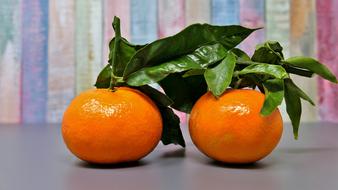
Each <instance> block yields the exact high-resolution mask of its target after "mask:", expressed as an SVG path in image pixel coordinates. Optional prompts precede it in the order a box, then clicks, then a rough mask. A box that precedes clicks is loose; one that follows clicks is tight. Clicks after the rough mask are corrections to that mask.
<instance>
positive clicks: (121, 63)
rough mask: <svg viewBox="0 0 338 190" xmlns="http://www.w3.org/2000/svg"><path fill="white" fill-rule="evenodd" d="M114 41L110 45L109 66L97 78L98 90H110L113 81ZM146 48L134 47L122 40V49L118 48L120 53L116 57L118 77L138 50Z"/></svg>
mask: <svg viewBox="0 0 338 190" xmlns="http://www.w3.org/2000/svg"><path fill="white" fill-rule="evenodd" d="M114 41H115V38H113V39H112V40H111V41H110V43H109V48H110V50H111V51H110V54H109V64H107V65H106V66H105V67H104V68H103V69H102V70H101V72H100V74H99V76H98V77H97V80H96V83H95V86H96V87H97V88H108V87H109V84H110V79H111V72H112V66H111V61H112V49H113V48H114ZM142 47H144V46H141V45H133V44H130V43H129V42H128V41H127V40H126V39H121V41H120V48H118V53H117V57H116V64H117V66H116V74H117V76H121V75H122V73H123V70H124V68H125V66H126V65H127V63H128V61H129V60H130V59H131V57H132V56H133V55H134V54H135V52H136V51H137V50H139V49H140V48H142Z"/></svg>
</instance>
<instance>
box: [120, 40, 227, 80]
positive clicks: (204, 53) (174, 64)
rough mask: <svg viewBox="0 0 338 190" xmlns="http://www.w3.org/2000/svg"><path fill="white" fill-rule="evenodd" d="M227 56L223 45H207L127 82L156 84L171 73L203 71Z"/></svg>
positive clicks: (141, 71)
mask: <svg viewBox="0 0 338 190" xmlns="http://www.w3.org/2000/svg"><path fill="white" fill-rule="evenodd" d="M225 55H226V50H225V49H224V47H223V46H222V45H221V44H213V45H206V46H202V47H200V48H198V49H196V50H195V51H194V52H193V53H190V54H187V55H184V56H181V57H179V58H177V59H173V60H171V61H168V62H165V63H162V64H160V65H156V66H153V67H145V68H143V69H140V70H138V71H136V72H134V73H132V74H131V75H129V76H128V78H127V79H126V82H127V83H128V84H129V85H131V86H141V85H146V84H151V83H155V82H157V81H160V80H162V79H164V78H165V77H167V76H168V75H169V74H171V73H180V72H183V71H187V70H191V69H202V68H205V67H207V66H208V65H211V64H214V63H216V62H218V61H220V60H221V59H223V58H224V57H225Z"/></svg>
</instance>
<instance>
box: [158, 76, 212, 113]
mask: <svg viewBox="0 0 338 190" xmlns="http://www.w3.org/2000/svg"><path fill="white" fill-rule="evenodd" d="M159 84H160V86H161V87H162V89H163V90H164V92H165V94H166V95H167V96H168V97H169V98H170V99H171V100H173V101H174V104H172V105H171V107H172V108H174V109H176V110H179V111H182V112H185V113H190V111H191V109H192V107H193V106H194V104H195V102H196V101H197V100H198V99H199V98H200V97H201V96H202V95H203V94H205V93H206V92H207V89H208V88H207V84H206V83H205V80H204V78H203V76H201V75H196V76H191V77H187V78H183V77H182V74H181V73H175V74H171V75H169V76H167V77H166V78H164V79H163V80H161V81H160V82H159Z"/></svg>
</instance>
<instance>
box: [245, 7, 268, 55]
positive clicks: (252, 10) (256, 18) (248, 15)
mask: <svg viewBox="0 0 338 190" xmlns="http://www.w3.org/2000/svg"><path fill="white" fill-rule="evenodd" d="M264 14H265V11H264V0H250V1H247V0H241V1H240V23H241V25H243V26H245V27H248V28H258V27H264V24H265V23H264ZM264 40H265V30H264V29H261V30H259V31H256V32H254V33H253V34H251V35H250V36H249V37H248V38H247V39H245V41H244V42H243V43H242V44H241V45H240V47H241V48H242V49H243V50H244V51H245V52H248V53H249V54H250V55H252V54H253V52H254V51H255V47H256V45H257V44H258V43H262V42H263V41H264Z"/></svg>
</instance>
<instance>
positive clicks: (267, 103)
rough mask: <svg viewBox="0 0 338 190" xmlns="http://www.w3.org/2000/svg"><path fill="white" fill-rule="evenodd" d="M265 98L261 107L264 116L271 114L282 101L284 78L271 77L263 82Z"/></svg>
mask: <svg viewBox="0 0 338 190" xmlns="http://www.w3.org/2000/svg"><path fill="white" fill-rule="evenodd" d="M263 88H264V92H265V100H264V104H263V107H262V109H261V114H262V115H264V116H267V115H270V114H271V113H272V112H273V111H275V109H276V108H277V107H278V106H279V105H280V104H281V103H282V101H283V98H284V81H283V79H269V80H266V81H264V82H263Z"/></svg>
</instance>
